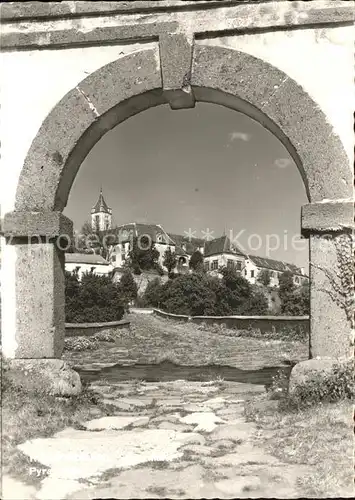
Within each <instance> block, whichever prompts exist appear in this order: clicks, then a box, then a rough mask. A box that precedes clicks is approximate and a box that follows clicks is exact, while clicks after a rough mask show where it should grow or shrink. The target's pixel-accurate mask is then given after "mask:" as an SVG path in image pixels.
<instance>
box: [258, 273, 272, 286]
mask: <svg viewBox="0 0 355 500" xmlns="http://www.w3.org/2000/svg"><path fill="white" fill-rule="evenodd" d="M270 280H271V274H270V271H269V270H268V269H262V270H261V271H260V272H259V274H258V277H257V281H258V282H259V283H261V284H262V285H264V286H269V285H270Z"/></svg>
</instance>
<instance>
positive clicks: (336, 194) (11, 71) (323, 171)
mask: <svg viewBox="0 0 355 500" xmlns="http://www.w3.org/2000/svg"><path fill="white" fill-rule="evenodd" d="M353 23H354V2H351V1H339V0H330V1H328V0H321V1H316V0H314V1H312V2H301V1H300V2H298V1H292V2H289V1H277V2H276V1H275V2H270V1H252V0H250V1H243V2H240V1H235V0H219V1H212V0H209V1H176V0H166V1H159V2H156V1H131V2H99V1H95V2H85V1H84V2H82V1H81V2H75V1H67V2H25V3H21V2H18V3H17V2H7V3H6V4H3V5H2V9H1V24H2V26H1V28H2V30H1V31H2V34H1V46H2V55H1V58H2V93H1V113H2V123H3V124H4V126H3V130H2V148H1V161H2V169H1V175H2V179H1V206H2V216H3V224H2V232H3V238H2V241H3V245H2V266H3V270H2V289H3V291H4V293H3V297H2V307H3V310H2V322H3V324H2V332H3V352H4V354H5V355H6V356H7V357H9V358H14V359H16V360H19V363H20V360H23V359H24V358H27V359H32V360H33V364H35V363H36V362H38V363H39V362H40V361H39V360H41V359H43V358H60V356H61V353H62V349H63V342H64V279H63V265H64V259H63V252H62V251H61V250H60V249H59V248H58V245H57V243H58V238H59V237H60V235H63V234H70V232H71V230H72V224H71V221H69V220H68V219H67V218H66V217H64V216H63V215H62V211H63V209H64V207H65V205H66V203H67V199H68V195H69V192H70V188H71V185H72V183H73V181H74V179H75V176H76V174H77V172H78V169H79V167H80V164H81V163H82V161H83V159H84V158H85V156H86V155H87V154H88V152H89V151H90V149H91V148H92V147H93V146H94V144H95V143H96V142H97V141H98V140H99V139H100V138H101V137H102V136H103V135H104V134H105V132H107V131H108V130H110V129H111V128H112V127H114V126H116V125H117V124H119V123H121V122H122V121H124V120H126V119H128V118H129V117H130V116H133V115H135V114H137V113H140V112H142V111H144V110H146V109H148V108H150V107H151V106H158V105H161V104H168V105H170V106H171V108H172V109H173V110H180V109H184V108H191V107H194V106H195V103H196V102H199V101H200V102H201V101H202V102H209V103H215V104H216V105H222V106H227V107H229V108H232V109H235V110H237V111H240V112H243V113H245V114H247V115H248V116H250V117H251V118H253V119H255V120H257V121H258V122H260V123H261V124H262V125H263V126H264V127H266V128H268V129H269V130H270V131H271V132H272V133H273V134H274V135H276V136H277V137H278V138H279V140H280V141H281V142H282V143H283V144H284V146H285V147H286V148H287V150H288V151H289V153H290V154H291V156H292V157H293V159H294V161H295V163H296V164H297V166H298V168H299V171H300V173H301V175H302V178H303V181H304V185H305V189H306V191H307V194H308V198H309V204H308V205H306V206H304V207H302V215H301V224H302V231H303V233H304V235H305V236H307V237H308V238H309V240H310V261H311V265H310V278H311V335H310V338H311V341H310V355H311V356H312V357H316V356H321V357H322V356H332V357H335V358H338V357H349V356H351V354H352V349H353V348H352V333H353V330H352V316H353V309H352V293H353V267H352V264H351V263H352V231H353V225H354V224H353V223H354V216H353V197H354V193H353V176H352V164H353V130H352V113H353V105H352V104H353V103H354V97H353V43H354V28H353ZM300 213H301V207H300ZM36 360H38V361H36Z"/></svg>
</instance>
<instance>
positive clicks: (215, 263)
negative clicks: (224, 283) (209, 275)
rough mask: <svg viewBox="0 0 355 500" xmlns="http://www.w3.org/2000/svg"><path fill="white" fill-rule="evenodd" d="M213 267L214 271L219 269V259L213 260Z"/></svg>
mask: <svg viewBox="0 0 355 500" xmlns="http://www.w3.org/2000/svg"><path fill="white" fill-rule="evenodd" d="M211 269H212V271H215V270H216V269H218V260H214V261H212V267H211Z"/></svg>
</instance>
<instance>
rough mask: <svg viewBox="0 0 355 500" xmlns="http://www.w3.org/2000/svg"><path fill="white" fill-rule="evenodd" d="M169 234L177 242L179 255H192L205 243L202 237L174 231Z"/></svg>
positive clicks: (176, 246) (176, 249) (176, 248)
mask: <svg viewBox="0 0 355 500" xmlns="http://www.w3.org/2000/svg"><path fill="white" fill-rule="evenodd" d="M169 236H170V238H171V239H172V241H173V242H174V244H175V253H176V254H177V255H192V254H193V253H194V252H195V251H196V250H198V248H200V247H203V245H204V243H205V240H203V239H202V238H189V237H188V236H182V235H181V234H173V233H169Z"/></svg>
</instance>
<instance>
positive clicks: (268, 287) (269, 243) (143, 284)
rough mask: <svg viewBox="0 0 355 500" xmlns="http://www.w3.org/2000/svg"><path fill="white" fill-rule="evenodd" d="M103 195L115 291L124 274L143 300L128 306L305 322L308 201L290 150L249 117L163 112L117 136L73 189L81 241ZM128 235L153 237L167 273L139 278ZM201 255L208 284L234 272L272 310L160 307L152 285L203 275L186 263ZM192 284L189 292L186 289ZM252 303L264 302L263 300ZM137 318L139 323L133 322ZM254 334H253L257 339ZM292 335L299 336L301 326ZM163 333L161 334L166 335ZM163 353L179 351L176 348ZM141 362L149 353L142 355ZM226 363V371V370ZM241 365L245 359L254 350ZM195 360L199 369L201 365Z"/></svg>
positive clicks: (71, 206)
mask: <svg viewBox="0 0 355 500" xmlns="http://www.w3.org/2000/svg"><path fill="white" fill-rule="evenodd" d="M100 188H102V194H103V197H104V203H105V205H106V206H105V207H104V212H105V214H107V213H108V212H109V211H110V210H111V211H112V217H110V228H109V230H108V231H106V233H107V234H108V233H110V234H112V235H114V236H117V235H118V237H117V240H116V241H115V244H114V245H112V246H111V247H110V251H109V252H107V253H106V254H105V258H106V259H107V261H108V262H109V263H110V266H111V267H110V269H111V271H112V272H113V274H114V280H115V282H118V283H119V282H120V280H121V279H122V276H123V275H124V270H125V269H126V268H127V267H128V268H130V270H131V272H132V275H133V277H134V279H135V280H136V282H137V284H138V285H139V294H138V299H137V300H136V301H135V300H133V301H132V303H131V309H132V307H133V309H135V308H136V307H137V306H138V307H141V306H145V307H155V308H158V309H161V310H164V311H165V312H168V313H171V314H178V315H186V314H188V315H206V316H212V315H215V316H228V315H229V316H232V315H244V316H256V315H261V316H262V315H264V316H266V315H271V316H274V315H283V316H286V315H288V316H290V315H291V316H306V315H307V314H308V313H309V297H308V298H307V299H306V301H308V303H307V304H305V303H303V304H301V303H300V302H298V303H297V304H296V302H297V300H298V294H299V293H300V291H301V289H302V287H303V286H305V287H308V285H309V275H308V265H309V261H308V258H309V249H308V241H307V240H306V239H303V238H301V237H300V234H299V233H300V225H299V213H300V207H301V206H302V205H303V204H305V203H307V194H306V192H305V188H304V184H303V182H302V178H301V177H300V175H299V171H298V169H297V166H296V165H295V163H294V161H293V159H292V158H291V156H290V155H289V153H288V151H287V150H286V148H285V147H284V146H283V145H282V144H281V143H280V141H279V140H278V139H277V138H276V137H275V136H274V135H273V134H272V133H271V132H269V131H268V130H266V129H265V128H264V127H263V126H262V125H260V124H259V123H257V122H256V121H255V120H253V119H251V118H250V117H248V116H246V115H245V114H244V113H240V112H236V111H235V110H231V109H228V108H227V107H226V106H217V105H215V104H213V103H212V104H208V103H198V104H197V105H196V107H195V108H194V109H192V110H184V111H180V112H179V113H176V112H172V111H171V110H170V109H169V107H168V106H158V107H154V108H152V109H149V110H147V111H145V112H144V113H140V114H137V115H136V116H134V117H132V118H130V119H129V120H127V121H125V122H124V123H121V124H120V125H119V126H117V127H115V128H113V129H112V130H111V131H110V132H108V133H107V134H106V135H105V136H104V137H103V138H102V139H101V140H100V141H99V142H98V143H97V144H96V145H95V147H94V148H93V149H92V150H91V152H90V153H89V155H88V156H87V158H86V159H85V160H84V162H83V165H82V166H81V168H80V170H79V172H78V174H77V176H76V179H75V181H74V184H73V187H72V189H71V193H70V197H69V201H68V205H67V207H66V209H65V211H64V214H65V215H67V216H68V217H69V218H71V219H72V220H74V225H75V228H76V229H77V231H78V233H80V231H81V227H82V226H83V224H84V223H85V222H86V225H87V227H89V226H90V225H92V222H95V218H96V217H98V216H97V213H96V212H95V213H94V214H91V213H90V211H91V209H92V207H95V203H96V201H97V198H99V196H100V195H99V193H100ZM93 210H94V208H93ZM96 210H99V207H96ZM92 216H93V217H94V218H93V219H92ZM102 230H103V231H104V230H105V228H104V227H102ZM135 231H137V232H136V233H135ZM132 232H133V235H135V236H137V237H144V236H147V237H148V238H151V240H150V241H151V242H152V243H153V244H154V247H155V248H156V249H158V251H159V254H160V255H159V258H158V262H159V264H160V266H161V267H162V268H163V275H159V272H158V271H157V270H156V269H154V268H153V266H152V269H145V268H144V267H143V266H142V267H141V269H139V270H138V272H137V269H136V268H135V266H134V263H133V262H132V261H131V262H130V258H131V257H132V255H131V252H130V250H131V248H132V246H134V244H133V241H132V240H131V239H130V238H131V235H132ZM120 238H121V239H120ZM108 241H111V240H110V239H109V240H108ZM129 245H131V248H129ZM168 249H171V251H172V253H173V254H174V256H175V259H176V260H175V262H174V267H173V268H172V269H169V268H168V267H167V265H166V263H165V262H164V261H165V254H166V251H167V250H168ZM81 250H82V249H79V251H81ZM97 251H99V252H100V249H97ZM196 252H201V254H202V257H203V261H202V264H203V265H202V269H201V270H202V271H203V272H204V273H205V276H206V277H208V279H210V280H211V287H213V286H216V281H217V279H219V280H220V281H221V282H222V281H223V272H224V270H226V271H231V272H235V274H236V275H237V276H240V277H241V278H242V279H243V280H245V281H246V282H247V283H248V285H250V287H251V289H252V290H253V291H258V292H260V293H261V294H263V296H264V298H266V307H265V303H263V304H262V303H260V304H259V306H260V307H259V306H257V305H256V306H255V307H254V309H249V310H247V309H245V308H244V310H243V307H244V306H243V307H240V304H238V305H237V304H236V303H234V304H233V303H232V302H233V300H231V301H230V303H229V304H224V306H222V304H221V302H222V297H221V295H219V297H218V298H217V299H216V301H215V304H213V306H212V305H211V304H208V302H207V298H208V297H210V295H211V294H210V295H209V294H208V292H207V293H206V304H205V305H207V306H208V307H207V308H204V307H202V305H201V304H199V305H198V306H197V305H196V306H194V305H192V307H191V309H190V310H187V309H186V306H187V303H188V302H189V301H190V299H191V298H190V297H189V296H187V298H186V301H184V300H180V301H177V300H175V299H173V300H171V299H169V300H170V302H169V304H166V303H164V299H160V301H159V299H156V298H154V296H153V293H151V291H149V286H148V283H149V282H151V281H153V280H156V279H159V280H160V281H161V287H162V288H163V287H164V286H165V287H166V286H167V285H166V283H168V282H171V283H172V284H173V282H174V281H175V280H176V278H179V277H181V276H191V275H194V274H196V275H197V274H198V272H199V270H198V269H197V268H193V267H191V266H190V263H191V261H192V260H193V255H194V254H195V253H196ZM69 267H70V266H69ZM171 273H173V274H174V275H175V277H174V278H172V276H171ZM284 273H286V274H287V273H288V274H290V275H291V277H292V280H293V285H292V289H293V291H294V294H295V297H297V298H296V299H295V301H294V302H292V299H291V297H290V294H289V295H288V296H287V300H288V303H282V300H284V298H280V293H279V289H280V282H281V281H282V275H283V274H284ZM154 274H155V276H154ZM181 280H182V281H183V278H181ZM207 282H208V280H206V283H207ZM186 286H187V287H188V286H190V283H188V281H187V280H186ZM147 288H148V293H147V292H146V291H147ZM211 290H212V288H211ZM221 290H222V289H221ZM198 291H199V292H201V291H202V292H203V289H202V288H201V289H199V290H198ZM205 292H206V291H204V293H205ZM215 292H216V290H214V291H213V293H215ZM176 293H177V294H179V293H181V289H179V290H178V291H177V292H176ZM186 293H188V292H186ZM256 297H259V300H260V295H257V294H256ZM175 298H176V297H175ZM180 299H181V297H180ZM149 301H150V302H149ZM261 302H262V301H261ZM198 307H199V308H200V309H198ZM223 307H224V308H223ZM257 307H259V309H257ZM297 307H298V308H299V309H298V310H297ZM301 307H303V308H304V309H301ZM130 318H131V320H132V321H133V322H135V321H136V317H134V315H133V316H130ZM140 320H141V319H140V317H139V319H138V322H139V321H140ZM147 321H148V320H147V317H144V322H142V324H140V323H139V325H138V328H143V329H144V328H145V327H146V322H147ZM305 322H307V320H305ZM229 327H230V329H231V328H232V325H231V323H230V325H229ZM258 328H259V327H258V326H254V327H252V329H254V333H255V334H256V331H257V330H258ZM262 328H264V329H265V325H264V326H262ZM237 329H238V328H237ZM239 329H241V327H239ZM270 330H272V328H271V327H270ZM285 330H286V329H285ZM265 331H266V330H265ZM291 332H292V328H290V335H291V334H292V333H291ZM293 332H294V333H293V335H294V337H296V336H297V332H298V329H297V328H294V329H293ZM307 333H308V329H307V331H306V332H305V336H304V338H303V339H302V340H300V339H298V340H299V349H300V350H301V351H302V352H303V356H304V357H305V358H306V357H307V356H308V338H307ZM160 334H163V332H159V331H158V332H157V335H158V336H159V335H160ZM269 335H270V334H269ZM292 341H293V342H294V341H295V338H292ZM166 347H167V348H168V349H169V350H170V351H173V350H174V345H173V344H172V345H171V346H169V345H168V344H167V345H166ZM143 350H144V349H143ZM232 351H233V350H232ZM266 351H268V350H267V349H266ZM195 352H198V350H197V351H195ZM229 352H230V351H229ZM268 352H269V351H268ZM297 352H298V354H299V350H298V351H297ZM144 355H145V356H147V352H143V351H142V356H144ZM227 358H228V356H227V355H226V358H225V361H224V363H223V362H222V364H228V359H227ZM245 358H246V359H249V355H248V354H247V353H245ZM201 359H202V357H201ZM195 362H197V364H198V359H196V360H195ZM277 364H278V363H277V362H276V360H275V365H277Z"/></svg>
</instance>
